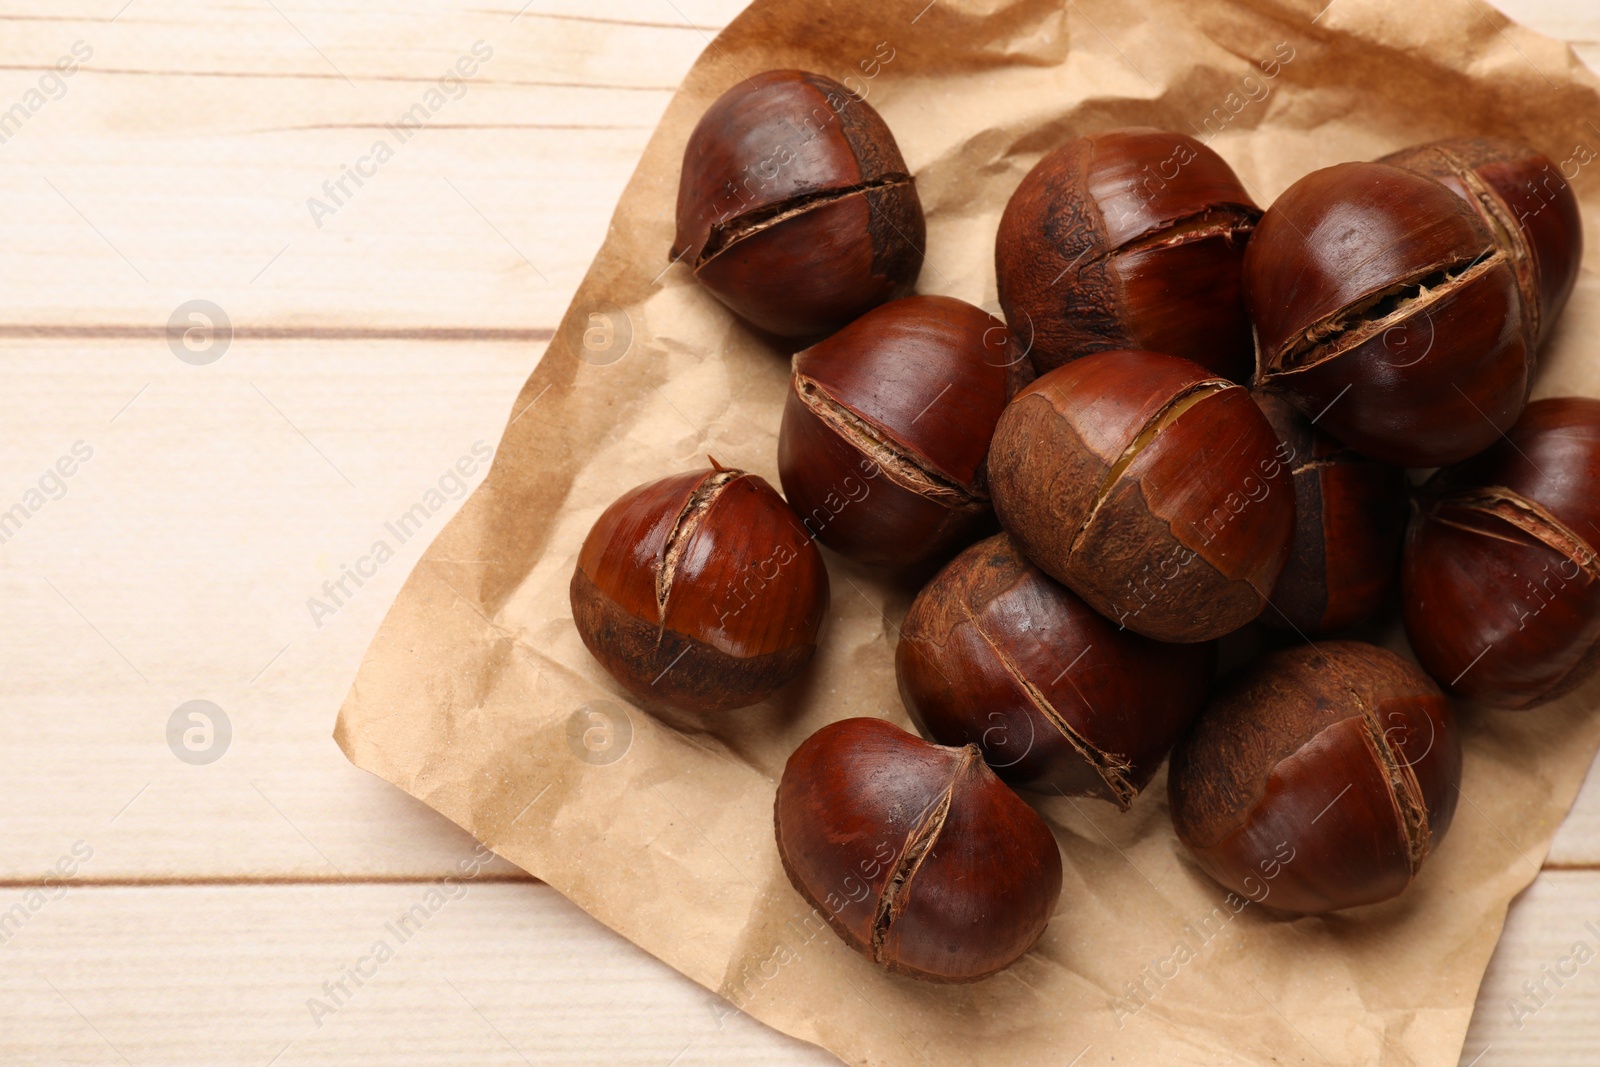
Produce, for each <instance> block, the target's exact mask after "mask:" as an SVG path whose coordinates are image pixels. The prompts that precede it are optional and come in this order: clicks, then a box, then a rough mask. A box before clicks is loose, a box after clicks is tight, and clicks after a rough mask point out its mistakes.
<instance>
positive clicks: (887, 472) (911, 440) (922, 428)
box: [778, 296, 1031, 566]
mask: <svg viewBox="0 0 1600 1067" xmlns="http://www.w3.org/2000/svg"><path fill="white" fill-rule="evenodd" d="M1008 349H1009V345H1008V339H1007V334H1006V327H1005V324H1004V323H1002V322H1001V321H1000V320H999V319H996V318H994V317H993V316H992V315H989V314H988V313H987V312H985V311H982V310H980V309H979V308H975V307H973V306H972V305H971V304H968V303H966V302H965V301H961V300H956V299H954V298H952V297H948V296H911V297H906V298H905V299H903V300H896V301H893V302H891V303H888V304H885V305H883V306H882V307H879V308H874V309H873V310H871V311H869V312H867V313H866V314H865V315H863V316H861V317H860V318H859V319H857V320H856V321H855V322H852V323H851V324H850V325H848V326H846V327H845V328H844V329H842V330H840V331H839V332H838V333H836V334H834V335H833V336H831V337H829V338H827V339H826V340H824V341H822V342H821V343H820V344H817V345H815V346H813V347H811V348H808V349H806V350H805V351H803V352H800V353H799V354H797V355H796V356H795V357H794V373H793V376H792V378H791V379H790V383H789V395H788V399H787V400H786V401H785V403H784V408H783V424H782V426H781V428H780V429H779V432H778V477H779V478H780V479H781V480H782V482H783V491H784V494H785V495H786V496H787V497H788V499H789V504H790V506H791V507H793V508H794V510H795V512H796V513H798V514H799V515H800V516H801V519H802V521H803V522H804V523H805V527H806V530H807V531H808V532H809V533H810V534H811V535H812V536H813V537H815V538H817V540H819V541H821V542H822V543H823V544H825V545H827V546H828V547H829V548H832V549H834V550H835V551H837V552H839V553H841V554H842V555H845V556H848V557H850V558H851V559H855V560H859V561H861V562H864V563H896V564H899V565H904V566H913V565H916V564H920V563H922V562H924V561H927V560H930V559H935V558H938V557H939V556H942V555H946V554H948V553H949V552H950V551H951V550H953V549H955V548H959V547H961V546H963V545H965V544H966V543H967V542H969V541H971V540H972V538H973V536H974V535H975V533H976V532H977V531H978V529H979V528H980V527H981V526H982V525H983V524H984V523H985V522H986V521H988V519H989V515H990V510H989V494H988V490H987V487H986V485H985V476H984V469H983V461H984V457H985V455H987V454H988V451H989V438H990V437H991V436H992V435H993V434H994V424H995V422H996V421H997V420H998V419H999V418H1000V412H1001V411H1003V410H1004V409H1005V406H1006V401H1007V400H1008V399H1010V397H1011V394H1012V393H1013V392H1015V391H1016V390H1015V386H1016V385H1017V384H1018V383H1019V382H1020V381H1021V380H1022V377H1021V376H1022V375H1023V373H1024V372H1025V371H1026V370H1027V363H1026V361H1022V360H1015V359H1011V358H1009V356H1008ZM1029 373H1030V376H1031V372H1029Z"/></svg>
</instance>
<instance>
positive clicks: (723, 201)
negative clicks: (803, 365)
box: [671, 70, 926, 337]
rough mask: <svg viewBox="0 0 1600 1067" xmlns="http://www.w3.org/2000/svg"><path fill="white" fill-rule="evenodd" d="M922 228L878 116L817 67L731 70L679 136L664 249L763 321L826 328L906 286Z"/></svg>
mask: <svg viewBox="0 0 1600 1067" xmlns="http://www.w3.org/2000/svg"><path fill="white" fill-rule="evenodd" d="M925 239H926V238H925V232H924V224H923V218H922V204H921V201H919V200H918V199H917V190H916V186H915V184H914V183H913V182H912V179H911V173H910V171H909V170H908V169H907V167H906V162H905V160H904V159H903V158H902V157H901V155H900V148H899V146H898V145H896V144H895V140H894V136H893V135H892V134H891V133H890V132H889V127H888V126H886V125H884V122H883V119H882V118H881V117H880V116H879V115H878V113H877V112H876V111H875V110H873V109H872V107H871V106H870V105H868V104H867V103H866V101H864V100H860V99H857V98H856V97H855V96H853V95H852V94H851V93H850V91H849V90H848V89H846V88H845V87H844V86H842V85H840V84H839V83H838V82H836V81H834V80H833V79H831V78H825V77H823V76H822V75H820V74H812V73H810V72H808V71H802V70H769V71H767V72H765V73H763V74H757V75H756V76H755V77H753V78H745V79H742V80H741V81H740V82H739V83H738V84H736V85H734V86H733V87H732V88H731V89H729V90H728V91H727V92H725V93H723V94H722V95H721V96H720V97H718V98H717V100H716V101H715V102H714V103H713V104H712V105H711V106H710V107H709V108H707V109H706V113H705V114H704V115H703V116H702V117H701V119H700V122H699V123H698V124H697V125H696V126H695V128H694V132H693V133H691V134H690V135H689V142H688V144H687V145H686V146H685V147H684V151H683V174H682V177H681V178H680V179H679V184H678V232H677V237H676V239H675V240H674V241H673V245H672V251H671V257H672V260H673V261H674V262H676V261H678V260H679V259H682V260H683V261H684V262H686V263H687V264H688V265H689V267H690V269H691V270H693V271H694V276H695V278H696V279H697V280H698V281H699V282H700V284H702V285H704V286H705V287H706V288H707V289H708V290H710V291H711V293H712V294H713V295H715V296H716V298H717V299H718V300H721V301H722V302H723V303H724V304H726V305H728V307H730V308H732V309H733V311H734V312H735V313H736V314H738V315H739V316H740V317H741V318H743V319H745V320H746V321H748V322H750V323H752V324H753V325H755V326H757V327H759V328H760V329H762V330H766V331H768V332H769V333H773V334H777V335H779V336H783V337H810V336H820V335H822V334H826V333H831V332H832V331H834V330H836V329H838V328H839V327H840V326H843V325H844V324H845V323H847V322H849V321H850V320H851V319H853V318H855V317H856V316H857V315H860V314H861V313H862V312H863V311H866V310H867V309H868V308H870V307H874V306H876V305H878V304H881V303H883V302H884V301H885V300H891V299H894V298H895V297H898V296H904V295H906V294H907V293H909V292H911V288H912V286H913V285H915V284H916V281H917V274H918V273H919V272H920V271H921V269H922V249H923V246H924V242H925Z"/></svg>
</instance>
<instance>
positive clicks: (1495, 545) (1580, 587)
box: [1401, 397, 1600, 708]
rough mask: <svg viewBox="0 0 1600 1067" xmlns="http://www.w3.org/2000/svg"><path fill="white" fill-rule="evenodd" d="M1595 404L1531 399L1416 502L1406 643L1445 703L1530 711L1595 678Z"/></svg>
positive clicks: (1599, 438)
mask: <svg viewBox="0 0 1600 1067" xmlns="http://www.w3.org/2000/svg"><path fill="white" fill-rule="evenodd" d="M1597 490H1600V400H1593V399H1590V398H1588V397H1552V398H1547V399H1544V400H1535V401H1534V402H1533V403H1531V404H1529V405H1528V409H1527V410H1526V411H1525V412H1523V414H1522V418H1521V419H1519V420H1518V421H1517V424H1516V425H1515V426H1513V427H1512V428H1511V430H1510V432H1509V433H1508V434H1507V436H1506V438H1505V439H1504V440H1502V441H1500V442H1498V443H1497V444H1495V446H1494V447H1493V448H1490V449H1489V450H1488V451H1487V452H1484V453H1482V454H1481V455H1478V456H1474V457H1473V458H1472V459H1470V460H1467V461H1466V462H1465V463H1461V464H1458V465H1456V466H1454V467H1446V468H1444V469H1442V470H1440V471H1439V472H1438V473H1437V474H1435V475H1434V476H1433V478H1432V479H1430V480H1429V481H1428V483H1427V484H1426V485H1425V486H1424V487H1423V488H1422V489H1421V491H1420V492H1419V493H1418V495H1417V504H1416V509H1415V512H1414V514H1413V516H1412V519H1411V526H1410V529H1409V530H1408V531H1407V536H1406V546H1405V558H1404V562H1403V563H1402V568H1401V587H1402V589H1403V591H1404V594H1405V596H1404V603H1405V623H1406V634H1407V635H1408V636H1409V637H1410V639H1411V647H1412V649H1413V650H1414V651H1415V652H1416V655H1417V659H1418V660H1419V661H1420V662H1421V663H1422V666H1423V667H1424V668H1425V669H1426V670H1427V671H1428V673H1430V674H1432V675H1433V677H1434V678H1435V679H1437V680H1438V681H1439V683H1440V684H1441V685H1443V686H1444V687H1445V688H1446V689H1448V690H1449V691H1450V692H1452V693H1454V694H1456V695H1458V696H1461V697H1465V698H1466V699H1468V700H1474V701H1477V702H1479V703H1482V704H1488V705H1492V706H1494V707H1501V708H1532V707H1536V706H1538V705H1540V704H1543V703H1545V702H1547V701H1550V700H1554V699H1555V698H1556V697H1559V696H1562V695H1564V694H1566V693H1568V692H1571V691H1572V690H1573V689H1574V688H1576V687H1577V686H1578V685H1579V684H1581V683H1582V682H1583V681H1584V680H1586V679H1587V678H1589V677H1591V676H1592V675H1593V674H1594V672H1595V668H1596V666H1600V563H1597V562H1596V550H1597V548H1600V491H1597Z"/></svg>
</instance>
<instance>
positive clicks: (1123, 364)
mask: <svg viewBox="0 0 1600 1067" xmlns="http://www.w3.org/2000/svg"><path fill="white" fill-rule="evenodd" d="M1281 447H1282V446H1281V445H1280V444H1279V442H1278V439H1277V436H1276V435H1275V434H1274V433H1273V431H1272V427H1271V425H1269V424H1268V422H1267V420H1266V416H1264V415H1262V413H1261V409H1260V408H1258V407H1256V405H1255V402H1254V401H1253V400H1252V399H1251V398H1250V393H1249V391H1248V390H1246V389H1245V388H1244V387H1242V386H1238V385H1234V384H1233V383H1232V382H1229V381H1227V380H1225V379H1222V378H1218V377H1216V376H1215V375H1213V374H1211V373H1209V372H1208V371H1206V370H1205V369H1204V368H1202V367H1200V366H1198V365H1197V364H1194V363H1190V362H1189V361H1188V360H1183V359H1175V358H1173V357H1171V356H1164V355H1160V354H1158V353H1155V352H1136V351H1123V352H1099V353H1096V354H1094V355H1091V356H1085V357H1083V358H1082V359H1078V360H1075V361H1073V362H1072V363H1068V364H1067V365H1066V366H1063V367H1060V368H1058V369H1056V370H1053V371H1051V372H1050V373H1048V374H1046V375H1044V376H1042V377H1041V378H1039V379H1038V380H1037V381H1035V382H1034V383H1033V384H1032V385H1030V386H1028V387H1027V388H1026V389H1024V390H1022V391H1021V392H1020V393H1018V394H1017V396H1016V399H1014V400H1013V401H1012V402H1011V404H1010V405H1009V406H1008V407H1007V408H1006V410H1005V414H1003V415H1001V416H1000V422H999V425H998V426H996V427H995V434H994V441H993V442H992V443H991V445H990V448H989V489H990V493H991V494H992V496H993V498H994V506H995V513H996V514H997V515H999V517H1000V524H1001V525H1002V526H1003V527H1004V528H1005V529H1006V532H1008V533H1009V534H1011V536H1012V537H1014V538H1015V539H1016V541H1017V543H1018V544H1019V545H1020V546H1021V547H1022V550H1023V552H1025V553H1026V554H1027V556H1028V558H1029V559H1031V560H1032V561H1033V562H1034V563H1035V564H1037V565H1038V566H1039V568H1040V569H1041V570H1043V571H1044V572H1045V573H1046V574H1048V575H1050V576H1051V577H1052V578H1055V579H1056V580H1057V581H1060V582H1062V583H1064V584H1066V585H1067V586H1068V587H1069V588H1071V589H1072V591H1073V592H1075V593H1077V594H1078V595H1079V596H1081V597H1082V598H1083V599H1084V600H1086V601H1088V602H1089V604H1090V606H1092V607H1093V608H1094V609H1095V610H1096V611H1098V612H1100V614H1102V615H1104V616H1106V618H1108V619H1110V620H1111V621H1112V622H1114V623H1116V624H1117V625H1119V626H1126V627H1127V628H1128V629H1130V630H1133V631H1135V632H1137V633H1141V634H1143V635H1145V636H1146V637H1153V638H1156V639H1157V640H1160V641H1174V642H1194V641H1209V640H1212V639H1213V638H1216V637H1220V636H1222V635H1223V634H1225V633H1228V632H1229V631H1232V630H1235V629H1238V628H1239V627H1240V626H1243V625H1244V624H1245V623H1247V622H1249V621H1250V620H1251V619H1254V618H1255V617H1256V616H1257V615H1259V614H1260V613H1261V609H1262V608H1263V607H1264V606H1265V605H1266V602H1267V594H1268V593H1270V592H1271V590H1272V587H1273V584H1274V583H1275V582H1276V581H1277V580H1278V574H1279V572H1280V571H1281V570H1282V569H1283V565H1284V561H1285V560H1287V559H1288V555H1289V543H1290V539H1291V537H1292V536H1293V533H1294V497H1293V494H1292V492H1291V487H1290V484H1289V475H1288V468H1287V467H1285V466H1284V463H1283V455H1282V454H1280V450H1281Z"/></svg>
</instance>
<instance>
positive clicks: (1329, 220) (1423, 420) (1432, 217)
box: [1244, 163, 1533, 467]
mask: <svg viewBox="0 0 1600 1067" xmlns="http://www.w3.org/2000/svg"><path fill="white" fill-rule="evenodd" d="M1244 288H1245V301H1246V303H1247V304H1248V306H1249V308H1250V315H1251V318H1252V319H1253V320H1254V322H1255V325H1256V333H1257V339H1258V342H1259V345H1258V351H1257V356H1258V366H1257V378H1256V380H1257V384H1258V386H1259V387H1260V388H1263V389H1265V390H1267V391H1269V392H1272V393H1275V394H1277V395H1279V396H1282V397H1283V398H1284V399H1285V400H1287V401H1288V402H1289V403H1291V404H1293V405H1294V406H1295V407H1297V408H1299V409H1300V410H1301V411H1302V412H1304V413H1305V414H1306V415H1307V416H1309V417H1311V418H1313V419H1315V420H1317V424H1318V425H1319V426H1322V427H1324V428H1325V429H1326V430H1328V432H1330V433H1332V434H1333V435H1334V436H1335V437H1337V438H1339V440H1341V441H1343V442H1345V444H1347V445H1349V446H1351V447H1352V448H1354V449H1356V450H1357V451H1359V452H1361V453H1362V454H1364V455H1367V456H1371V457H1372V458H1373V459H1377V460H1382V461H1384V462H1386V463H1393V464H1396V465H1399V466H1402V467H1436V466H1441V465H1443V464H1448V463H1455V462H1458V461H1460V460H1463V459H1466V458H1467V457H1468V456H1471V455H1473V454H1474V453H1477V452H1480V451H1482V450H1483V449H1485V448H1487V447H1488V446H1489V445H1490V444H1492V443H1493V442H1494V440H1495V438H1497V437H1498V436H1499V435H1500V434H1501V433H1502V432H1503V431H1504V430H1506V429H1508V428H1509V427H1510V426H1511V424H1512V423H1513V422H1515V421H1516V419H1517V415H1519V414H1520V413H1521V411H1522V408H1523V405H1524V404H1525V403H1526V402H1527V398H1528V389H1529V387H1530V385H1531V384H1532V376H1533V348H1532V345H1531V343H1530V336H1531V334H1530V332H1529V330H1528V328H1527V323H1526V321H1525V318H1524V315H1523V307H1522V297H1521V294H1520V291H1519V289H1518V286H1517V276H1516V271H1515V269H1514V267H1513V264H1512V262H1511V259H1510V257H1509V256H1508V255H1507V254H1506V252H1505V251H1504V250H1503V249H1502V248H1500V247H1499V246H1498V245H1497V244H1496V242H1495V239H1494V237H1493V235H1492V234H1491V233H1490V231H1489V228H1488V226H1486V225H1485V224H1484V222H1483V220H1482V219H1481V218H1480V217H1479V216H1478V214H1477V212H1475V211H1474V210H1473V209H1472V208H1471V207H1470V206H1468V205H1467V203H1466V202H1464V201H1463V200H1461V199H1460V198H1459V197H1457V196H1456V195H1455V194H1453V193H1451V192H1450V191H1449V190H1448V189H1446V188H1445V187H1444V186H1443V185H1440V184H1439V183H1438V182H1435V181H1433V180H1432V179H1430V178H1425V177H1423V176H1422V175H1420V174H1415V173H1413V172H1411V171H1408V170H1402V169H1401V168H1399V167H1392V166H1388V165H1386V164H1382V163H1342V164H1340V165H1338V166H1335V167H1328V168H1326V169H1324V170H1319V171H1315V172H1313V173H1311V174H1308V175H1306V176H1305V177H1304V178H1301V179H1300V180H1299V181H1297V182H1295V183H1294V184H1293V185H1291V186H1290V187H1289V188H1288V189H1287V190H1286V191H1285V192H1284V194H1283V195H1282V196H1280V197H1279V198H1278V199H1277V201H1276V202H1275V203H1273V205H1272V207H1271V208H1269V209H1268V210H1267V213H1266V215H1264V216H1263V217H1262V219H1261V224H1260V225H1259V226H1257V227H1256V231H1255V236H1254V237H1252V238H1251V240H1250V246H1249V249H1248V251H1246V253H1245V259H1244Z"/></svg>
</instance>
